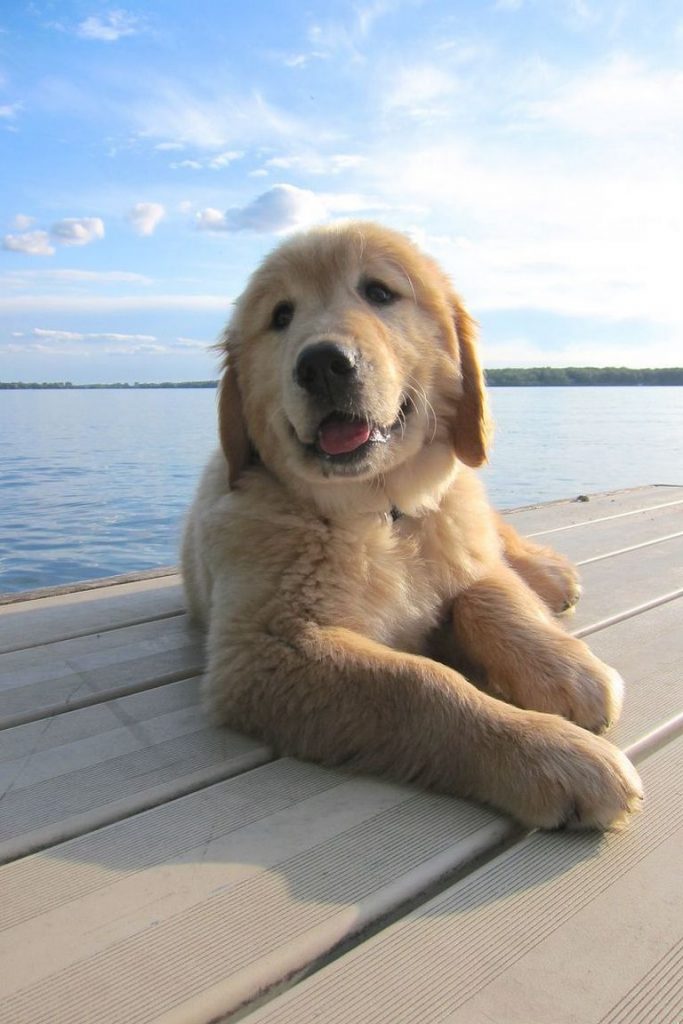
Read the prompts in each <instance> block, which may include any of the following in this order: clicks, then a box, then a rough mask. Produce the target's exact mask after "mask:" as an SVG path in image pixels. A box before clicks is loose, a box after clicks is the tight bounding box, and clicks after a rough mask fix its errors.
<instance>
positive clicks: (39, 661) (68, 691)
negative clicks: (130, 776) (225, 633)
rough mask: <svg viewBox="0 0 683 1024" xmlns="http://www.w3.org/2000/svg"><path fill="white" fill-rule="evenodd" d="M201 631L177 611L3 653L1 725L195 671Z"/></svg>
mask: <svg viewBox="0 0 683 1024" xmlns="http://www.w3.org/2000/svg"><path fill="white" fill-rule="evenodd" d="M203 665H204V636H203V634H202V633H201V631H199V630H197V629H193V628H191V627H190V626H189V625H188V621H187V616H185V615H178V616H174V617H172V618H170V619H160V620H155V621H153V622H145V623H141V624H138V625H134V626H121V627H119V628H117V629H111V630H107V631H105V632H103V633H92V634H89V635H88V636H82V637H76V638H73V639H69V640H61V641H53V642H52V643H46V644H40V645H37V646H35V647H29V648H24V649H23V650H20V651H13V652H11V653H7V654H4V655H2V662H1V667H2V672H1V673H0V728H5V727H7V726H9V725H16V724H19V723H21V722H23V721H27V720H32V719H36V718H42V717H45V716H46V715H50V714H54V713H55V712H56V711H60V712H61V711H64V710H65V709H67V708H70V707H82V706H85V705H87V704H90V703H93V702H96V701H98V700H103V699H107V698H109V697H113V696H114V695H116V694H121V695H123V694H125V693H131V692H134V691H137V690H143V689H148V688H150V687H152V686H158V685H160V684H161V683H163V682H173V681H175V680H176V679H179V678H183V677H187V676H191V675H197V674H199V673H200V672H201V671H202V668H203Z"/></svg>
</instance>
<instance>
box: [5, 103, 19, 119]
mask: <svg viewBox="0 0 683 1024" xmlns="http://www.w3.org/2000/svg"><path fill="white" fill-rule="evenodd" d="M21 106H22V105H21V103H3V104H0V118H2V119H3V120H5V121H13V120H14V118H15V117H16V116H17V114H18V113H19V111H20V110H21Z"/></svg>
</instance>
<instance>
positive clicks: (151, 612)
mask: <svg viewBox="0 0 683 1024" xmlns="http://www.w3.org/2000/svg"><path fill="white" fill-rule="evenodd" d="M183 608H184V603H183V596H182V587H181V585H180V579H179V577H178V576H163V577H160V578H154V579H150V580H143V581H141V582H139V583H121V584H115V585H112V586H111V587H101V588H99V589H97V590H84V591H78V592H76V593H70V594H59V595H57V596H55V597H41V598H37V599H36V600H35V601H19V602H17V603H16V604H5V605H0V654H2V653H3V652H5V651H14V650H20V649H23V648H26V647H35V646H37V645H39V644H47V643H51V642H53V641H55V640H65V639H67V638H68V637H77V636H87V635H88V634H90V633H96V632H97V631H98V630H108V629H115V628H117V627H120V626H122V625H126V624H129V623H135V622H143V621H146V620H148V619H160V618H164V617H166V616H169V615H178V614H179V613H180V612H182V611H183Z"/></svg>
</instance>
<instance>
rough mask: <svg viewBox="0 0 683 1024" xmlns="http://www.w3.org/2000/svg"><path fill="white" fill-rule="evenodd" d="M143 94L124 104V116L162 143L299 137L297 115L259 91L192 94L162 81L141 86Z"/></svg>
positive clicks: (226, 144) (217, 145) (222, 146)
mask: <svg viewBox="0 0 683 1024" xmlns="http://www.w3.org/2000/svg"><path fill="white" fill-rule="evenodd" d="M141 96H142V97H144V98H139V99H137V100H136V101H135V102H134V103H133V104H132V105H131V104H127V105H126V110H125V116H126V117H131V116H132V118H133V121H134V123H135V124H136V125H137V129H138V132H139V133H140V135H141V136H142V137H143V138H150V139H161V140H162V142H163V143H164V144H166V145H168V144H169V143H170V144H171V145H182V146H194V147H196V148H198V149H206V150H212V151H214V150H218V151H224V150H232V149H233V148H234V147H235V146H240V147H244V146H247V145H252V144H259V143H262V142H265V143H267V144H268V145H272V144H273V143H274V142H275V141H277V140H281V139H290V138H296V137H299V138H300V137H302V132H304V131H305V127H304V126H303V125H302V124H301V122H300V121H299V120H298V119H297V118H295V117H293V116H292V115H290V114H287V113H285V112H284V111H281V110H278V108H277V107H275V106H273V105H272V104H270V103H267V102H266V100H264V98H263V97H262V96H261V95H259V93H257V92H255V93H252V94H251V95H249V96H240V95H235V94H233V93H231V92H229V91H227V90H221V89H220V88H218V87H216V86H212V88H211V89H210V91H208V94H196V93H194V92H191V91H190V90H188V89H186V88H184V87H183V86H181V85H179V84H178V83H177V82H176V81H166V82H162V83H160V84H159V83H157V84H154V85H150V86H146V87H144V88H143V87H141Z"/></svg>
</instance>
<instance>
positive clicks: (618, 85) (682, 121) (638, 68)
mask: <svg viewBox="0 0 683 1024" xmlns="http://www.w3.org/2000/svg"><path fill="white" fill-rule="evenodd" d="M521 109H522V111H523V113H524V114H525V115H526V117H527V118H528V119H529V121H531V122H532V123H536V124H537V125H546V126H549V127H555V128H561V129H563V130H568V131H571V132H575V133H578V134H580V135H589V136H591V135H592V136H596V137H598V138H600V139H604V138H605V137H606V136H609V137H611V138H614V137H615V136H619V137H621V138H623V139H628V138H629V137H632V136H639V135H655V136H658V137H659V138H660V140H662V141H663V140H664V139H666V137H667V136H671V138H674V137H675V138H677V139H679V138H680V133H681V131H683V71H679V70H671V69H661V70H656V71H653V70H650V69H648V68H647V67H646V66H645V65H644V64H643V63H642V62H639V61H636V60H633V59H632V58H630V57H626V56H623V55H617V56H614V57H612V58H611V59H609V60H607V61H606V62H604V63H602V64H601V65H600V66H599V67H596V68H592V69H590V70H589V71H588V72H586V73H584V74H582V75H578V76H575V77H573V78H571V79H569V80H567V81H562V82H557V83H556V84H555V87H554V88H553V89H552V91H551V94H550V95H549V96H545V97H544V98H543V99H532V100H530V101H529V102H527V103H526V104H523V105H522V108H521Z"/></svg>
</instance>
